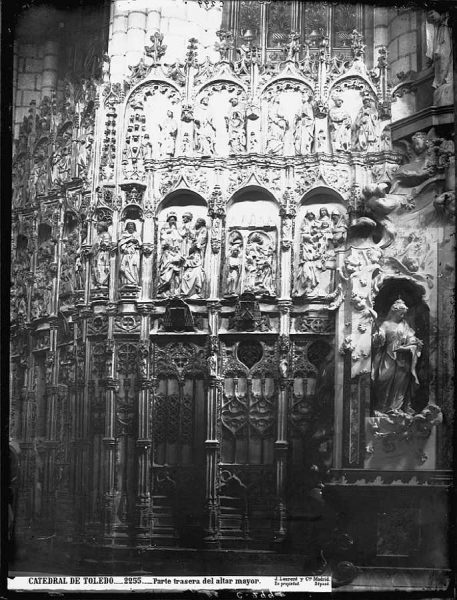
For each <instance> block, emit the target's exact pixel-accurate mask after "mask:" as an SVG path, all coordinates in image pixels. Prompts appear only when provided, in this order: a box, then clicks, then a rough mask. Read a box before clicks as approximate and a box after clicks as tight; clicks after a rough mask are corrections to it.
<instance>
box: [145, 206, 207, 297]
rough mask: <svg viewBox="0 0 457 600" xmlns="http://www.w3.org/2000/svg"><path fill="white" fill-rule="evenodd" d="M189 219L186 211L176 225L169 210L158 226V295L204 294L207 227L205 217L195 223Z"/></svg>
mask: <svg viewBox="0 0 457 600" xmlns="http://www.w3.org/2000/svg"><path fill="white" fill-rule="evenodd" d="M192 220H193V215H192V213H190V212H186V213H184V214H183V215H182V223H181V225H180V226H179V227H178V219H177V216H176V213H175V212H174V211H170V212H169V213H168V214H167V219H166V224H165V225H163V226H162V228H161V229H160V257H159V262H158V276H159V286H158V290H157V291H158V295H159V296H166V297H170V296H177V295H182V296H186V297H188V298H200V297H202V296H203V294H204V289H205V284H206V275H205V270H204V263H205V253H206V245H207V243H208V230H207V227H206V221H205V219H203V218H201V217H200V218H197V219H196V220H195V224H192Z"/></svg>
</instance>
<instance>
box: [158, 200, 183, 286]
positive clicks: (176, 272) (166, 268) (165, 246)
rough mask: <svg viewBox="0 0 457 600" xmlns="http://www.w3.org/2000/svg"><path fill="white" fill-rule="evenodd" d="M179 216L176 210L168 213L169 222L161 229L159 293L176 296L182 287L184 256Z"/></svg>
mask: <svg viewBox="0 0 457 600" xmlns="http://www.w3.org/2000/svg"><path fill="white" fill-rule="evenodd" d="M177 222H178V219H177V216H176V213H175V212H174V211H170V212H169V213H168V214H167V223H166V225H163V227H162V229H161V230H160V243H161V255H160V259H159V287H158V293H159V294H160V295H165V296H174V295H177V294H178V293H179V290H180V287H181V270H182V265H183V264H184V257H183V255H182V253H181V245H182V236H181V235H180V233H179V231H178V227H177Z"/></svg>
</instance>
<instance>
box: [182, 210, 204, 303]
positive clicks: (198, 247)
mask: <svg viewBox="0 0 457 600" xmlns="http://www.w3.org/2000/svg"><path fill="white" fill-rule="evenodd" d="M191 239H192V245H191V246H190V248H189V251H188V253H187V254H184V253H183V257H184V258H185V262H184V270H183V273H182V280H181V292H182V294H183V295H184V296H187V297H190V298H201V297H202V295H203V292H204V286H205V283H206V275H205V270H204V261H205V251H206V245H207V243H208V230H207V228H206V221H205V219H202V218H199V219H197V220H196V221H195V229H194V232H193V235H192V238H191Z"/></svg>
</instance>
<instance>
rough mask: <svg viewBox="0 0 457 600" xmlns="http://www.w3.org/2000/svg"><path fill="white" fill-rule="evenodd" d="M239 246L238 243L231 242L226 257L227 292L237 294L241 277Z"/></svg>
mask: <svg viewBox="0 0 457 600" xmlns="http://www.w3.org/2000/svg"><path fill="white" fill-rule="evenodd" d="M240 252H241V248H240V245H239V244H233V245H232V246H231V248H230V250H229V256H228V258H227V268H228V273H227V284H226V287H227V294H229V295H232V294H238V293H239V283H240V278H241V262H242V258H241V255H240Z"/></svg>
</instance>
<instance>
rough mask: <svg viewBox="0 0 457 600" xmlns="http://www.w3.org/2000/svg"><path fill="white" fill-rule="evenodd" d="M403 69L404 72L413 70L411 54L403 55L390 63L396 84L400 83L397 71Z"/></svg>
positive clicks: (399, 71)
mask: <svg viewBox="0 0 457 600" xmlns="http://www.w3.org/2000/svg"><path fill="white" fill-rule="evenodd" d="M402 71H403V73H407V72H408V71H411V58H410V57H409V56H403V57H402V58H399V59H398V60H396V61H394V62H392V63H391V64H390V73H391V77H392V81H393V83H394V84H396V83H398V79H397V78H396V75H397V73H401V72H402Z"/></svg>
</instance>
